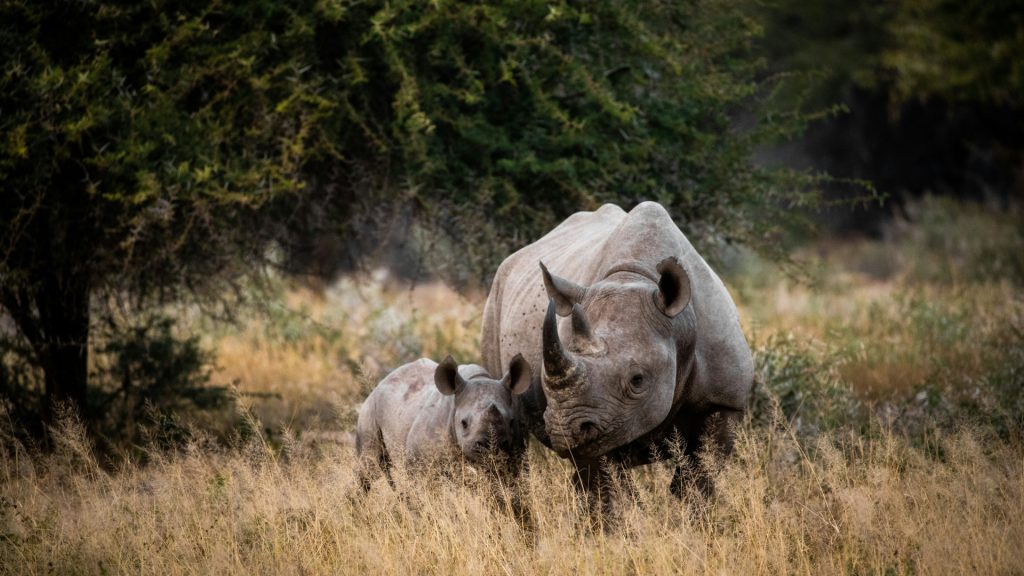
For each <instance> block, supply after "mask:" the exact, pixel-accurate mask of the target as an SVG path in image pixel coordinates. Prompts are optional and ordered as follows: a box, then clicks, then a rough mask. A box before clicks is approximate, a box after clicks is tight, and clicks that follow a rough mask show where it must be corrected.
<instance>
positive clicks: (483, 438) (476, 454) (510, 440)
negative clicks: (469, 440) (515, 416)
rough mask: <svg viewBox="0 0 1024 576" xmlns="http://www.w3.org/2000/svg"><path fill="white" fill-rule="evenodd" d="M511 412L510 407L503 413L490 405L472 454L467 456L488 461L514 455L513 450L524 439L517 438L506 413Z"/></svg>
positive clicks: (481, 421) (510, 419)
mask: <svg viewBox="0 0 1024 576" xmlns="http://www.w3.org/2000/svg"><path fill="white" fill-rule="evenodd" d="M510 411H511V408H510V407H506V410H505V411H502V410H501V409H499V408H498V407H497V406H496V405H495V404H491V405H490V407H489V408H488V409H487V410H486V411H485V412H484V413H483V414H482V415H481V418H480V427H479V430H478V432H477V435H476V438H475V442H474V443H473V449H472V454H468V455H467V456H470V457H471V458H472V459H474V460H486V459H488V458H494V457H497V458H502V457H508V456H512V455H513V450H514V449H515V447H516V446H518V445H519V444H520V443H521V442H522V438H518V437H517V435H516V431H515V430H513V428H514V427H513V425H512V418H511V417H510V416H508V415H507V414H506V413H505V412H510Z"/></svg>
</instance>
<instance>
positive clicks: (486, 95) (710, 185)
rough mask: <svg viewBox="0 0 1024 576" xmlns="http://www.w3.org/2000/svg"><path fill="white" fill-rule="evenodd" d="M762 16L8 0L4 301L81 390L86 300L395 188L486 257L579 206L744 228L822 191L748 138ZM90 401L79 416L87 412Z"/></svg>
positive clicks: (374, 200) (543, 6)
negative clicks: (738, 115)
mask: <svg viewBox="0 0 1024 576" xmlns="http://www.w3.org/2000/svg"><path fill="white" fill-rule="evenodd" d="M758 32H759V29H758V26H757V25H756V23H755V22H754V21H753V20H751V19H750V18H749V17H747V16H746V15H745V14H744V13H743V12H742V11H740V9H739V8H738V7H737V4H735V3H731V2H726V1H724V0H690V1H688V2H682V3H662V2H650V1H644V2H639V1H638V2H626V3H621V2H613V1H611V0H608V1H600V2H593V3H588V4H586V5H585V6H584V5H576V4H575V3H565V2H560V3H554V4H552V3H548V2H539V1H525V2H522V1H489V2H476V3H446V2H431V3H427V2H420V1H414V0H398V1H392V2H380V1H370V2H361V3H351V2H344V1H341V0H264V1H262V2H255V3H252V2H240V1H237V0H220V1H214V2H209V1H208V0H201V1H189V0H181V1H174V0H155V1H153V2H147V3H138V4H133V3H128V4H124V3H120V2H114V1H107V0H79V1H76V2H64V1H51V2H30V1H28V0H0V51H2V53H3V54H4V63H3V68H2V75H0V134H3V140H2V142H0V181H2V186H3V202H2V203H0V223H2V230H0V283H2V289H0V306H2V309H3V311H4V312H5V313H6V314H7V315H8V316H9V318H10V319H12V320H13V322H14V325H15V326H16V327H17V332H18V333H19V334H20V336H21V337H22V339H23V340H24V341H26V342H28V344H29V350H28V351H26V353H27V354H29V355H30V358H31V360H32V361H33V362H34V363H35V364H36V365H38V366H39V367H41V369H42V372H43V373H44V375H45V378H44V380H45V385H44V390H45V394H44V398H43V399H42V407H43V410H44V411H45V410H46V409H47V408H48V407H49V406H51V405H52V403H53V402H55V401H64V402H70V403H73V404H76V405H77V406H78V407H79V408H83V407H85V406H86V398H87V394H88V373H87V350H88V340H89V335H90V326H91V324H92V323H93V318H94V315H95V314H97V313H100V314H102V313H104V312H103V309H102V307H100V306H98V303H99V302H102V301H103V299H104V298H105V297H106V296H108V295H110V294H118V295H129V296H131V297H133V298H137V299H139V300H140V301H141V302H146V301H152V300H154V299H155V300H159V299H165V298H174V297H177V296H178V295H179V294H181V293H182V292H183V291H184V292H188V293H192V294H195V293H200V294H201V293H204V292H210V291H212V292H215V291H216V290H217V288H218V286H219V285H220V284H221V283H222V282H223V281H225V280H231V279H233V278H237V277H239V276H240V275H243V274H246V273H248V272H250V271H252V270H253V269H254V266H257V265H259V264H260V263H262V262H263V260H264V259H263V256H264V255H265V254H266V253H267V249H268V248H269V247H270V246H273V245H277V246H282V247H284V249H285V252H287V250H288V247H289V246H290V245H292V243H293V242H296V241H301V240H302V239H303V237H304V235H308V234H310V233H312V232H314V231H315V230H316V229H317V228H322V227H325V226H329V227H332V228H334V229H335V230H336V231H337V230H341V232H342V233H344V232H345V230H349V228H347V224H349V223H351V222H353V221H354V220H355V219H358V218H362V217H363V216H364V215H366V214H367V213H371V212H373V211H376V210H380V209H381V208H382V207H387V206H391V205H395V204H408V205H410V206H412V209H411V210H412V213H413V216H414V217H415V218H416V219H417V220H418V221H420V222H423V223H425V224H427V225H428V226H429V227H432V229H434V230H436V231H440V232H442V233H443V234H444V235H446V236H447V237H448V239H449V240H450V241H451V242H450V243H449V245H450V246H451V248H450V249H451V251H452V252H453V253H455V254H457V255H458V258H457V259H458V260H459V262H461V266H463V267H464V269H466V270H470V271H472V272H474V273H475V275H476V277H486V276H487V275H488V274H489V273H490V272H491V271H492V270H493V267H494V266H495V265H496V263H497V261H498V260H500V258H501V257H502V256H503V255H504V254H507V253H508V250H510V249H512V248H513V247H515V246H516V245H518V244H522V243H525V242H527V241H529V240H530V239H532V238H534V237H536V236H537V235H538V234H540V233H543V232H544V231H546V230H547V229H549V228H550V227H551V226H552V225H554V224H555V223H557V222H558V221H559V220H561V219H562V218H564V217H565V216H567V215H568V214H570V213H572V212H573V211H576V210H579V209H590V208H594V207H596V206H598V205H599V204H600V203H602V202H606V201H616V202H619V203H621V204H624V205H625V206H626V207H629V206H631V205H632V204H634V203H636V202H638V201H641V200H645V199H655V200H659V201H661V202H662V203H664V204H666V205H667V206H668V207H669V208H670V210H672V211H673V213H674V214H675V215H676V216H677V218H678V220H679V223H680V225H682V226H683V227H684V229H685V230H686V231H687V232H688V233H690V234H691V236H692V237H693V238H694V239H696V240H697V241H698V243H701V242H707V241H713V240H720V239H726V240H735V241H741V242H747V243H749V244H751V245H753V246H754V247H755V248H762V249H770V248H771V247H777V246H778V243H777V242H774V241H766V240H773V239H774V238H775V237H776V236H777V234H778V232H779V231H780V229H781V227H782V226H784V225H785V224H786V223H787V222H791V221H792V219H787V218H785V216H787V215H791V214H792V212H790V211H788V209H789V208H790V207H791V206H792V205H793V204H806V203H811V202H813V201H814V198H815V196H814V194H813V193H811V192H807V191H806V188H805V187H804V185H806V184H807V183H808V182H810V181H811V180H812V179H811V178H809V177H806V176H804V175H801V174H794V173H787V172H782V171H769V170H766V169H763V168H757V167H755V166H754V165H753V164H752V163H751V162H750V155H751V152H752V150H753V148H754V147H755V146H757V145H758V144H759V143H761V142H762V141H764V140H765V139H767V138H771V137H776V136H780V135H787V134H792V133H793V132H794V130H796V129H798V128H799V127H800V125H801V118H800V116H799V115H798V114H793V113H788V114H787V113H780V112H779V111H778V110H776V111H773V112H772V113H771V114H768V113H765V114H762V115H759V114H758V113H750V114H748V115H749V116H750V117H753V118H756V119H757V120H758V121H757V122H754V123H752V124H751V127H749V128H747V129H744V130H738V129H736V128H735V126H734V124H733V122H732V117H733V114H734V113H735V112H736V111H738V110H740V109H747V110H755V109H757V106H756V105H757V104H758V100H757V98H758V95H759V93H760V91H761V90H762V88H763V87H762V86H761V85H759V84H758V83H757V82H755V76H756V74H757V73H758V70H759V69H760V68H761V62H760V61H759V60H758V59H756V58H754V57H753V56H752V55H751V54H750V43H751V41H752V40H753V39H754V38H756V36H757V35H758ZM87 416H88V415H87Z"/></svg>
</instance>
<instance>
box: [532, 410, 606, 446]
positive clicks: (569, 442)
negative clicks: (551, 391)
mask: <svg viewBox="0 0 1024 576" xmlns="http://www.w3.org/2000/svg"><path fill="white" fill-rule="evenodd" d="M544 423H545V424H546V426H547V429H548V437H549V438H551V447H552V448H554V449H555V451H556V452H558V453H559V454H561V455H563V456H565V455H566V454H567V453H568V452H571V451H573V450H576V449H577V448H580V447H581V446H585V445H586V444H589V443H590V442H592V441H594V440H595V439H597V438H598V437H599V436H600V435H601V428H600V427H599V426H598V425H597V424H596V423H595V422H593V421H591V420H578V421H575V422H572V423H568V424H565V425H563V424H562V423H561V422H557V417H553V416H552V417H550V418H549V415H548V414H545V415H544Z"/></svg>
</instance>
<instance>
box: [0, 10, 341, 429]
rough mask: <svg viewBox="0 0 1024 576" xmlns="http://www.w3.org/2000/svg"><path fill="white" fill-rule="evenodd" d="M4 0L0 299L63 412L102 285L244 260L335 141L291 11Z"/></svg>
mask: <svg viewBox="0 0 1024 576" xmlns="http://www.w3.org/2000/svg"><path fill="white" fill-rule="evenodd" d="M0 6H2V7H0V51H2V52H3V53H4V55H5V56H4V64H3V70H2V76H0V134H3V135H4V138H3V142H2V144H0V146H2V154H0V181H2V182H3V202H0V222H2V232H0V283H2V284H0V305H2V307H3V310H4V311H5V312H6V313H7V314H8V315H9V317H10V318H11V319H12V320H13V322H14V324H15V325H16V327H17V330H18V331H19V332H20V334H21V336H23V338H24V340H25V341H27V342H28V344H29V346H30V350H28V351H27V352H28V353H29V354H30V358H31V360H32V361H33V363H35V364H36V365H37V366H39V367H40V368H41V369H42V373H43V374H44V380H45V385H44V391H45V394H44V398H43V403H42V410H43V411H44V414H45V415H46V416H47V418H48V414H49V413H48V410H49V408H50V407H51V406H52V405H53V404H54V403H55V402H65V403H70V404H73V405H75V406H77V407H78V408H79V409H84V408H85V407H86V394H87V379H88V365H87V350H88V341H89V335H90V324H91V318H92V313H93V311H94V310H96V304H97V302H98V301H100V300H102V298H103V296H104V295H107V294H111V293H123V294H127V295H130V296H137V297H139V298H143V299H145V298H151V297H156V298H161V297H168V296H172V295H174V294H175V293H177V292H178V291H180V290H181V289H188V290H193V291H199V290H204V289H211V288H214V287H215V286H213V285H215V284H216V283H217V282H218V281H221V280H224V279H230V278H232V277H236V276H237V275H238V274H240V273H243V272H244V271H245V270H246V269H247V265H248V264H251V263H252V262H254V261H255V260H258V259H259V258H260V257H261V255H262V253H263V250H264V249H265V247H266V245H267V242H269V241H271V240H274V239H275V238H278V237H280V235H281V230H282V228H283V227H282V225H281V224H280V222H281V218H282V217H283V216H287V212H285V211H284V209H286V208H287V209H289V210H292V211H294V210H299V209H301V207H302V206H303V205H304V199H305V198H306V197H307V196H306V195H304V193H305V192H304V191H305V190H306V188H307V185H306V182H304V181H303V179H302V178H301V172H302V168H303V167H304V166H306V165H309V163H311V162H315V161H317V160H318V159H321V158H324V159H326V158H329V157H331V156H334V155H336V154H337V153H336V152H335V151H334V150H333V149H332V147H331V146H330V145H329V140H328V139H327V138H326V136H325V134H324V133H323V126H322V125H321V124H320V119H321V118H322V117H323V116H324V114H325V110H326V109H328V108H329V104H328V103H327V102H326V101H325V100H323V99H322V98H321V97H319V96H318V95H317V94H316V90H317V88H318V83H319V80H318V79H309V78H307V77H306V76H304V74H303V70H302V62H303V58H304V57H305V56H306V52H305V50H306V49H307V48H308V47H309V45H308V43H307V42H305V41H304V39H302V38H297V39H292V38H290V37H289V35H288V33H287V22H288V19H289V16H290V15H291V14H294V12H293V11H291V10H290V9H289V8H288V7H285V6H275V5H272V4H271V5H255V6H254V7H253V8H249V7H245V8H243V7H242V6H232V5H223V4H218V3H213V4H210V3H208V2H205V1H203V2H153V3H137V4H136V3H127V4H126V3H120V2H103V1H96V2H92V1H83V2H61V1H58V2H48V3H47V2H44V3H37V2H20V1H4V2H3V4H2V5H0ZM278 22H281V23H280V24H279V23H278ZM276 28H283V29H284V30H285V32H284V33H277V34H275V29H276ZM86 416H88V414H87V415H86Z"/></svg>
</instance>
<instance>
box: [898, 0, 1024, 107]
mask: <svg viewBox="0 0 1024 576" xmlns="http://www.w3.org/2000/svg"><path fill="white" fill-rule="evenodd" d="M886 29H887V31H888V33H889V38H890V39H891V40H890V43H889V44H888V45H887V46H885V48H884V49H883V51H882V55H881V64H882V66H883V67H884V68H885V69H886V70H890V71H892V73H893V80H894V91H893V94H894V97H895V98H896V99H898V100H901V101H906V100H910V99H913V98H921V99H927V98H930V97H938V98H944V99H946V100H950V101H954V102H958V101H965V102H980V103H984V104H989V105H1007V104H1009V105H1016V106H1020V105H1022V104H1024V102H1022V100H1021V95H1022V94H1024V13H1022V12H1021V9H1020V4H1019V3H1017V2H1014V1H1013V0H987V1H981V0H975V1H972V2H964V1H954V0H900V1H899V2H895V3H894V8H893V14H892V18H891V19H890V20H889V21H888V23H887V27H886Z"/></svg>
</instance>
